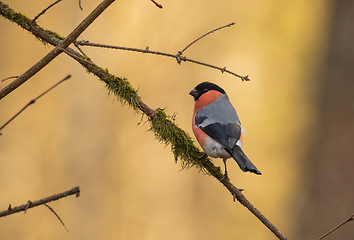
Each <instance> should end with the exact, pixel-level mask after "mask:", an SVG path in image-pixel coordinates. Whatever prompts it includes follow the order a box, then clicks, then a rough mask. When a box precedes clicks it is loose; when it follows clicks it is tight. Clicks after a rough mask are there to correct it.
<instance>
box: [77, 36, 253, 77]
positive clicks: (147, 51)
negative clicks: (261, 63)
mask: <svg viewBox="0 0 354 240" xmlns="http://www.w3.org/2000/svg"><path fill="white" fill-rule="evenodd" d="M77 44H79V45H81V46H91V47H101V48H111V49H119V50H125V51H133V52H141V53H150V54H155V55H160V56H165V57H171V58H175V59H176V60H177V62H178V63H181V62H182V61H183V62H192V63H196V64H199V65H203V66H206V67H210V68H215V69H218V70H220V71H221V72H222V73H224V72H226V73H229V74H231V75H234V76H236V77H239V78H241V80H242V81H249V80H250V79H249V78H248V75H246V76H241V75H238V74H236V73H234V72H231V71H229V70H227V69H226V67H223V68H222V67H217V66H214V65H211V64H208V63H204V62H200V61H197V60H193V59H190V58H187V57H185V56H182V55H181V54H180V52H178V53H177V54H171V53H164V52H158V51H151V50H150V49H149V47H146V48H145V49H139V48H131V47H121V46H114V45H107V44H99V43H91V42H89V41H84V40H81V41H77Z"/></svg>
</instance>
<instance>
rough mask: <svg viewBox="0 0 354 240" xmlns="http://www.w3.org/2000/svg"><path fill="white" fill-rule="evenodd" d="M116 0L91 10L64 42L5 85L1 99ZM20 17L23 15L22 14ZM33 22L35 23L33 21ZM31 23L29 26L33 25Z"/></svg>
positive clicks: (64, 46) (30, 75) (58, 52)
mask: <svg viewBox="0 0 354 240" xmlns="http://www.w3.org/2000/svg"><path fill="white" fill-rule="evenodd" d="M113 2H114V0H104V1H103V2H102V3H101V4H100V5H98V7H97V8H96V9H95V10H93V11H92V12H91V14H90V15H88V16H87V17H86V18H85V19H84V20H83V21H82V22H81V23H80V24H79V25H78V26H77V27H76V28H75V29H74V30H73V31H72V32H71V33H70V34H69V35H68V36H67V37H66V38H65V39H64V40H63V41H62V42H60V43H59V44H58V45H57V47H56V48H54V49H53V50H51V51H50V52H49V53H48V54H47V55H46V56H45V57H43V58H42V59H41V60H40V61H39V62H37V63H36V64H35V65H33V66H32V67H31V68H30V69H28V70H27V71H26V72H25V73H23V74H22V75H21V76H19V77H18V78H17V79H16V80H14V81H13V82H11V83H10V84H9V85H7V86H6V87H4V88H3V89H2V90H1V91H0V99H2V98H3V97H5V96H6V95H7V94H9V93H10V92H12V91H13V90H15V89H16V88H18V87H19V86H20V85H22V84H23V83H25V82H26V81H27V80H28V79H29V78H31V77H32V76H33V75H35V74H36V73H37V72H39V71H40V70H41V69H42V68H44V67H45V66H46V65H47V64H48V63H50V62H51V61H52V60H53V59H54V58H55V57H57V56H58V55H59V54H60V53H61V52H62V50H61V48H64V49H65V48H67V47H68V46H69V45H70V44H71V43H72V42H73V41H75V40H76V38H77V37H78V36H79V35H80V34H81V33H82V32H83V31H84V30H85V29H86V28H87V27H88V26H90V24H91V23H92V22H93V21H94V20H95V19H96V18H97V17H98V16H99V15H100V14H101V13H102V12H103V11H104V10H105V9H106V8H107V7H109V5H111V4H112V3H113ZM3 5H5V4H3V3H1V2H0V6H1V7H4V6H3ZM6 10H7V14H11V13H13V12H11V11H10V8H9V7H8V6H7V9H6V6H5V11H6ZM18 17H23V15H20V16H18ZM32 24H33V23H32ZM32 24H29V27H31V26H32Z"/></svg>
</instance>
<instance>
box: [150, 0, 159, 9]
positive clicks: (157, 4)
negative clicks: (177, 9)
mask: <svg viewBox="0 0 354 240" xmlns="http://www.w3.org/2000/svg"><path fill="white" fill-rule="evenodd" d="M151 2H153V3H154V4H155V5H156V7H158V8H162V5H161V4H160V3H157V2H156V1H154V0H151Z"/></svg>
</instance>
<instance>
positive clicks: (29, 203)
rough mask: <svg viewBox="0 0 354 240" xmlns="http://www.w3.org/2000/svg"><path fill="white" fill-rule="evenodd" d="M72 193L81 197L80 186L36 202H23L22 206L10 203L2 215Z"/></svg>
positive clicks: (0, 213) (0, 214)
mask: <svg viewBox="0 0 354 240" xmlns="http://www.w3.org/2000/svg"><path fill="white" fill-rule="evenodd" d="M71 195H76V197H79V196H80V188H79V187H74V188H72V189H70V190H68V191H65V192H62V193H58V194H54V195H52V196H50V197H46V198H42V199H39V200H37V201H34V202H31V201H28V202H27V203H25V204H23V205H21V206H18V207H14V208H12V207H11V205H9V208H8V209H7V210H5V211H1V212H0V217H5V216H7V215H11V214H14V213H18V212H22V211H27V209H30V208H33V207H37V206H39V205H43V204H46V203H49V202H51V201H56V200H59V199H61V198H64V197H68V196H71Z"/></svg>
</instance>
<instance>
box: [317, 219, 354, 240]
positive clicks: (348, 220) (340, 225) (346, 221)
mask: <svg viewBox="0 0 354 240" xmlns="http://www.w3.org/2000/svg"><path fill="white" fill-rule="evenodd" d="M353 220H354V215H352V216H350V217H349V218H348V219H347V220H345V221H344V222H342V223H341V224H339V225H338V226H337V227H335V228H333V229H332V230H330V231H329V232H327V233H326V234H324V235H323V236H322V237H320V238H319V239H318V240H321V239H323V238H325V237H326V236H328V235H329V234H331V233H332V232H334V231H336V230H337V229H338V228H340V227H342V226H343V225H344V224H346V223H348V222H350V221H353Z"/></svg>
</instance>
